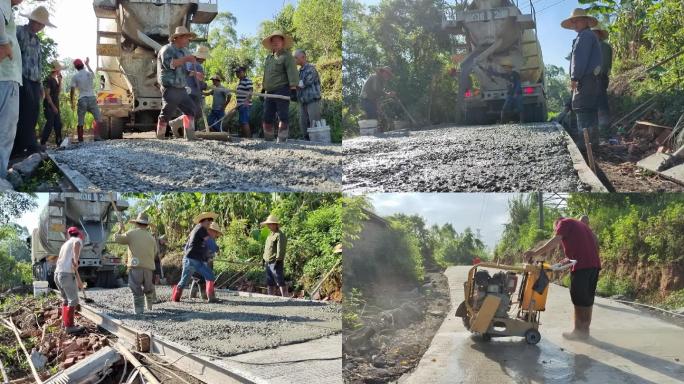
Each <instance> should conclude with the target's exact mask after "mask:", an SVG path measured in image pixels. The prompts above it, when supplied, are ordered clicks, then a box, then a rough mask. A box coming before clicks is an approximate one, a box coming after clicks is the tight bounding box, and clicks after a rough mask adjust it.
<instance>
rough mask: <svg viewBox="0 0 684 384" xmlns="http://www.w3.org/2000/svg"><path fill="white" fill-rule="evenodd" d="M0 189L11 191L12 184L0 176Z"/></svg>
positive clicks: (12, 189)
mask: <svg viewBox="0 0 684 384" xmlns="http://www.w3.org/2000/svg"><path fill="white" fill-rule="evenodd" d="M0 191H1V192H11V191H14V185H12V183H10V182H9V181H7V180H5V179H3V178H1V177H0Z"/></svg>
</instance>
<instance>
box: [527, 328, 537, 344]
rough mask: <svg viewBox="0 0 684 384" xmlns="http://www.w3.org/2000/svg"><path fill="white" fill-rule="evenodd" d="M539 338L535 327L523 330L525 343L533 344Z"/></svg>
mask: <svg viewBox="0 0 684 384" xmlns="http://www.w3.org/2000/svg"><path fill="white" fill-rule="evenodd" d="M539 340H541V334H539V331H537V330H536V329H528V330H527V331H526V332H525V341H526V342H527V344H531V345H535V344H537V343H538V342H539Z"/></svg>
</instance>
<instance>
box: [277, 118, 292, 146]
mask: <svg viewBox="0 0 684 384" xmlns="http://www.w3.org/2000/svg"><path fill="white" fill-rule="evenodd" d="M289 137H290V127H288V125H287V124H285V123H282V122H281V123H280V125H279V126H278V142H279V143H284V142H286V141H287V139H288V138H289Z"/></svg>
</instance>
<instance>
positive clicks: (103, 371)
mask: <svg viewBox="0 0 684 384" xmlns="http://www.w3.org/2000/svg"><path fill="white" fill-rule="evenodd" d="M120 360H121V355H120V354H119V353H118V352H117V351H116V350H115V349H114V348H112V347H109V346H106V347H104V348H102V349H100V350H99V351H97V352H95V353H93V354H92V355H90V356H88V357H87V358H85V359H83V360H81V361H79V362H78V363H77V364H75V365H73V366H71V367H69V368H67V369H65V370H64V371H62V372H60V373H58V374H56V375H55V376H53V377H51V378H50V379H48V380H47V381H45V384H62V383H78V384H96V383H99V382H101V381H102V380H103V378H105V377H107V376H109V375H111V374H112V373H113V368H112V367H113V366H114V365H115V364H117V363H118V362H119V361H120ZM150 383H153V384H159V382H156V383H155V382H152V381H150Z"/></svg>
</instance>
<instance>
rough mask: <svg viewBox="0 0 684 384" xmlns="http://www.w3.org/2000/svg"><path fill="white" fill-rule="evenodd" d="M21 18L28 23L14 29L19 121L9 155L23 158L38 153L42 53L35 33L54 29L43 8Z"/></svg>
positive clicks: (48, 15)
mask: <svg viewBox="0 0 684 384" xmlns="http://www.w3.org/2000/svg"><path fill="white" fill-rule="evenodd" d="M22 16H25V17H26V18H28V20H29V22H28V24H26V25H21V26H19V27H17V42H18V44H19V48H20V49H21V68H22V75H21V76H22V84H21V87H20V88H19V121H18V122H17V134H16V136H15V138H14V148H12V155H13V156H22V157H23V156H24V155H30V154H32V153H35V152H39V151H40V146H39V145H38V140H36V124H37V123H38V115H39V109H40V102H41V101H42V100H43V86H42V80H43V66H42V64H41V63H42V59H43V53H42V47H41V44H40V38H39V37H38V32H40V31H42V30H43V29H44V28H45V26H48V27H53V28H54V27H55V26H54V24H52V22H50V13H49V12H48V10H47V8H45V7H43V6H40V7H37V8H36V9H34V10H33V12H31V13H30V14H22ZM17 60H18V58H17Z"/></svg>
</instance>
